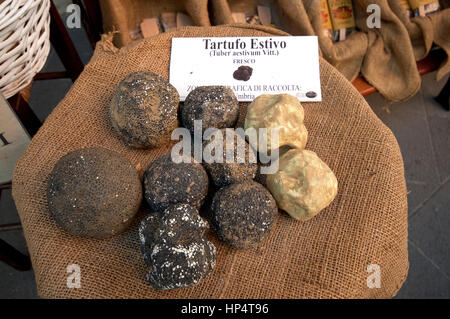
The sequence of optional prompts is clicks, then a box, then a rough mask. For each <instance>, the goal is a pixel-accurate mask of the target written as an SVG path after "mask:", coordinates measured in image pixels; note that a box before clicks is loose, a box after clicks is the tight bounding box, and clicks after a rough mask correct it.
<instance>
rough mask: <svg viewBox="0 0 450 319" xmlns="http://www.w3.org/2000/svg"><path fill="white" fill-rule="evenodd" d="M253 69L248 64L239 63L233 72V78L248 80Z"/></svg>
mask: <svg viewBox="0 0 450 319" xmlns="http://www.w3.org/2000/svg"><path fill="white" fill-rule="evenodd" d="M252 73H253V69H252V68H251V67H249V66H248V65H241V66H240V67H238V69H237V70H236V71H234V72H233V78H234V79H236V80H239V81H248V80H250V77H251V76H252Z"/></svg>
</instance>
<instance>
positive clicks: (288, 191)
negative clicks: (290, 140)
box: [266, 149, 338, 221]
mask: <svg viewBox="0 0 450 319" xmlns="http://www.w3.org/2000/svg"><path fill="white" fill-rule="evenodd" d="M266 184H267V188H268V189H269V190H270V192H271V193H272V195H273V197H274V198H275V200H276V201H277V204H278V207H279V208H281V209H283V210H284V211H286V212H287V213H288V214H289V215H291V216H292V217H293V218H295V219H298V220H301V221H305V220H308V219H310V218H312V217H314V216H315V215H317V214H318V213H319V212H320V211H321V210H322V209H324V208H325V207H327V206H328V205H329V204H330V203H331V202H332V201H333V199H334V198H335V197H336V194H337V190H338V182H337V179H336V176H335V175H334V173H333V172H332V170H331V169H330V168H329V167H328V165H327V164H325V163H324V162H323V161H322V160H321V159H320V158H319V157H318V156H317V154H316V153H314V152H312V151H308V150H297V149H292V150H290V151H288V152H287V153H285V154H284V155H283V156H281V157H280V160H279V169H278V172H277V173H275V174H271V175H268V176H267V180H266Z"/></svg>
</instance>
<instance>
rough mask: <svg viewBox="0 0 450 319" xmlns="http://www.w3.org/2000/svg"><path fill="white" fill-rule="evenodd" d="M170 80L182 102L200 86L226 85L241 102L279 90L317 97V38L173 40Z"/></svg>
mask: <svg viewBox="0 0 450 319" xmlns="http://www.w3.org/2000/svg"><path fill="white" fill-rule="evenodd" d="M169 81H170V83H171V84H172V85H173V86H174V87H175V88H176V89H177V90H178V93H179V94H180V100H181V101H184V99H185V98H186V96H187V95H188V94H189V92H191V91H192V90H193V89H194V88H195V87H197V86H203V85H224V86H228V87H230V88H231V89H232V90H233V91H234V93H235V94H236V96H237V98H238V100H239V101H244V102H249V101H253V99H254V98H256V97H257V96H259V95H261V94H279V93H288V94H291V95H294V96H296V97H297V98H298V99H299V100H300V101H305V102H313V101H321V100H322V94H321V90H320V71H319V46H318V41H317V37H316V36H291V37H226V38H214V37H212V38H173V39H172V52H171V59H170V78H169Z"/></svg>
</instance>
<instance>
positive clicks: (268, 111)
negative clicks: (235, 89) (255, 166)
mask: <svg viewBox="0 0 450 319" xmlns="http://www.w3.org/2000/svg"><path fill="white" fill-rule="evenodd" d="M304 116H305V113H304V111H303V106H302V105H301V104H300V101H299V100H298V99H297V98H296V97H295V96H292V95H289V94H276V95H271V94H263V95H260V96H258V97H257V98H256V99H254V100H253V102H252V103H250V105H249V106H248V109H247V115H246V117H245V124H244V128H245V130H247V129H248V128H254V129H256V134H257V136H258V138H257V139H256V141H252V140H251V139H250V138H249V143H250V144H252V146H253V147H254V148H255V149H258V151H259V152H260V151H261V150H262V148H261V147H260V148H257V146H258V145H255V143H256V144H257V143H258V142H257V141H259V134H264V133H263V132H260V131H259V130H258V129H259V128H267V134H264V135H265V137H264V138H263V140H266V141H267V150H269V151H270V150H275V149H277V148H279V147H282V146H289V147H292V148H298V149H304V148H305V146H306V141H307V139H308V131H307V130H306V127H305V125H304V124H303V119H304ZM272 128H278V129H279V138H278V145H275V143H273V142H272V136H271V132H270V129H272Z"/></svg>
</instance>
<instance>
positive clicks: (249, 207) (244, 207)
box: [211, 181, 278, 249]
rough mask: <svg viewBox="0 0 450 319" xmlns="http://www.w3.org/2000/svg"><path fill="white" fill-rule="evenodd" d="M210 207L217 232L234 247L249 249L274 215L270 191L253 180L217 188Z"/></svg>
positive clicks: (264, 233) (267, 230)
mask: <svg viewBox="0 0 450 319" xmlns="http://www.w3.org/2000/svg"><path fill="white" fill-rule="evenodd" d="M211 208H212V211H213V218H212V224H213V225H214V228H215V229H216V232H217V235H218V236H219V238H220V239H221V240H223V241H224V242H226V243H228V244H229V245H231V246H232V247H234V248H237V249H250V248H253V247H255V246H256V245H257V244H258V243H260V242H261V241H262V240H264V239H265V238H266V237H267V236H268V235H269V233H270V230H271V229H272V226H273V224H274V222H275V220H276V218H277V216H278V209H277V205H276V203H275V200H274V199H273V197H272V195H271V194H270V193H269V191H268V190H267V189H265V188H264V187H263V186H262V185H261V184H259V183H256V182H254V181H248V182H244V183H240V184H231V185H229V186H226V187H224V188H222V189H220V190H219V191H218V192H217V193H216V195H215V196H214V199H213V203H212V206H211Z"/></svg>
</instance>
